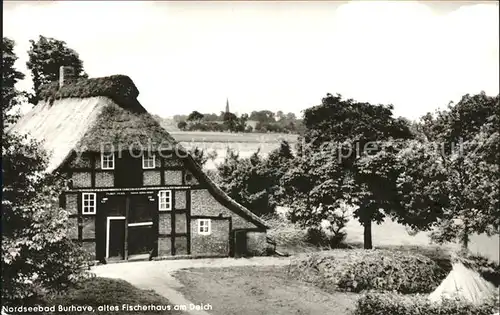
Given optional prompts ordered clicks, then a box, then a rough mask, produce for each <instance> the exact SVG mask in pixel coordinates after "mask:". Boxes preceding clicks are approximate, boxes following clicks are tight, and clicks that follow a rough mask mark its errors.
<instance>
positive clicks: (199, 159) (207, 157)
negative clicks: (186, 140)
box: [188, 147, 217, 167]
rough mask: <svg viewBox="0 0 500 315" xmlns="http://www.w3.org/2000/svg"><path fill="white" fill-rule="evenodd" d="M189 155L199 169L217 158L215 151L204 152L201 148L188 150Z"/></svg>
mask: <svg viewBox="0 0 500 315" xmlns="http://www.w3.org/2000/svg"><path fill="white" fill-rule="evenodd" d="M188 153H189V155H191V157H192V158H193V159H194V161H195V162H196V163H197V164H198V165H199V166H201V167H203V166H205V164H207V162H208V161H213V160H215V159H216V158H217V151H215V150H212V151H210V152H209V151H204V150H203V149H201V148H198V147H193V148H190V149H189V150H188Z"/></svg>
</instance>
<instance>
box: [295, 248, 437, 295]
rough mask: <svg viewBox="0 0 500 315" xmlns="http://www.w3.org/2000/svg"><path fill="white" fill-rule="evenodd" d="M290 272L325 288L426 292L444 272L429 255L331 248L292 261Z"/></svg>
mask: <svg viewBox="0 0 500 315" xmlns="http://www.w3.org/2000/svg"><path fill="white" fill-rule="evenodd" d="M290 273H291V274H292V275H294V276H295V277H298V278H301V279H302V280H304V281H307V282H311V283H313V284H315V285H317V286H319V287H321V288H323V289H325V290H326V291H330V292H331V291H351V292H361V291H364V290H377V291H396V292H400V293H424V292H425V293H427V292H431V291H432V290H434V289H435V288H436V287H437V286H438V285H439V283H440V282H441V280H442V279H443V278H444V277H445V276H446V273H445V272H444V271H443V270H442V269H441V268H440V267H439V266H438V265H437V264H436V263H435V262H434V261H432V260H431V259H430V258H427V257H425V256H422V255H418V254H408V253H401V252H398V251H388V250H334V251H330V252H324V253H321V254H312V255H309V256H308V257H306V258H302V259H297V260H295V261H293V262H292V264H291V267H290Z"/></svg>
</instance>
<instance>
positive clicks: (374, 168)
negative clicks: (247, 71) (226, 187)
mask: <svg viewBox="0 0 500 315" xmlns="http://www.w3.org/2000/svg"><path fill="white" fill-rule="evenodd" d="M304 127H305V132H304V137H303V138H302V141H303V142H304V144H303V145H302V146H299V148H298V160H297V161H296V162H295V164H294V165H293V166H292V167H291V168H290V170H289V171H288V173H287V175H285V177H284V183H283V186H284V187H287V189H288V192H287V195H288V196H292V199H291V204H290V206H291V207H292V217H293V216H295V217H296V219H297V220H298V221H299V222H301V223H302V224H303V225H317V224H319V223H320V222H321V220H329V219H334V218H335V216H334V213H335V212H336V211H337V209H338V208H339V207H340V206H341V204H346V205H348V206H350V207H352V208H353V209H354V212H353V214H354V217H355V218H357V219H358V220H359V222H360V223H361V224H362V225H363V227H364V247H365V248H372V233H371V226H372V222H373V221H375V222H377V223H379V222H381V221H382V220H383V218H384V216H385V215H386V214H390V213H397V212H396V210H397V206H398V204H397V203H395V202H392V201H391V200H396V199H395V198H396V194H395V192H394V190H393V189H391V187H395V185H396V179H397V176H396V175H397V170H395V169H394V168H393V164H394V160H395V154H396V152H397V150H396V149H395V147H397V146H398V141H395V140H406V139H410V138H411V137H412V134H411V132H410V130H409V128H408V124H407V122H406V121H405V120H403V119H396V118H394V117H393V116H392V106H383V105H371V104H369V103H360V102H355V101H354V100H343V99H342V97H341V96H340V95H337V96H333V95H331V94H327V96H326V97H325V98H323V100H322V104H321V105H318V106H314V107H312V108H309V109H306V110H305V112H304ZM382 187H384V188H385V187H387V189H382ZM389 193H390V194H391V195H388V194H389ZM330 221H332V220H330Z"/></svg>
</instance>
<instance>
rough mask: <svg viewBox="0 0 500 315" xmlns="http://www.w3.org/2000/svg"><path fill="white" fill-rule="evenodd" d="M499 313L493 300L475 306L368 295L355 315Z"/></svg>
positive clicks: (360, 300)
mask: <svg viewBox="0 0 500 315" xmlns="http://www.w3.org/2000/svg"><path fill="white" fill-rule="evenodd" d="M495 311H498V302H497V301H494V300H493V299H492V300H491V301H489V302H487V303H484V304H482V305H473V304H470V303H468V302H465V301H463V300H459V299H447V300H443V302H441V303H433V302H431V301H429V300H428V298H427V295H425V296H422V295H401V294H394V293H385V294H376V293H368V294H366V295H364V296H362V297H360V298H359V299H358V301H357V304H356V309H355V311H354V315H381V314H384V315H385V314H391V315H492V314H493V313H494V312H495Z"/></svg>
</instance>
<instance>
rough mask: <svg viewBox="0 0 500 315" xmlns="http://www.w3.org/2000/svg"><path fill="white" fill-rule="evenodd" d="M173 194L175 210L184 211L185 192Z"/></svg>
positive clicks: (180, 191)
mask: <svg viewBox="0 0 500 315" xmlns="http://www.w3.org/2000/svg"><path fill="white" fill-rule="evenodd" d="M174 194H175V209H179V210H184V209H186V191H185V190H176V191H175V192H174Z"/></svg>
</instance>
